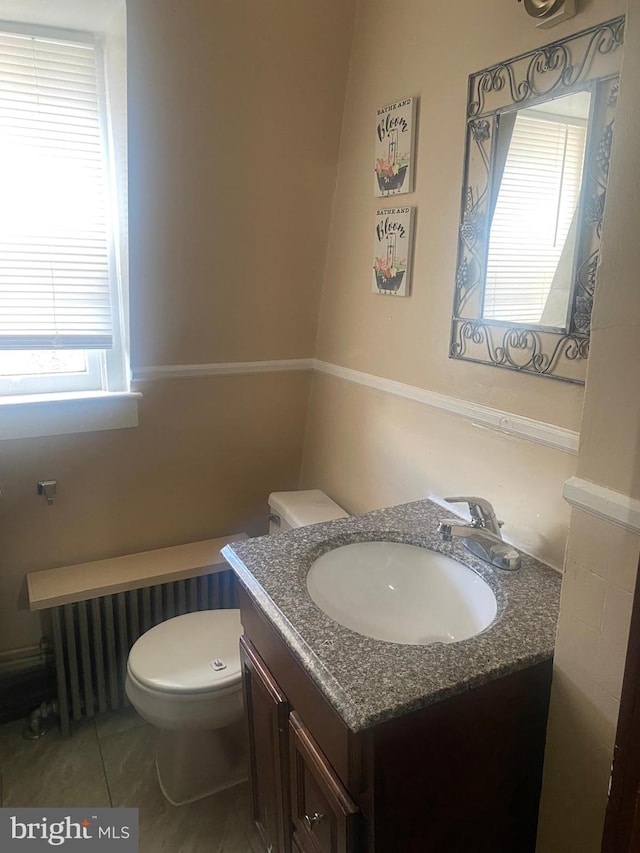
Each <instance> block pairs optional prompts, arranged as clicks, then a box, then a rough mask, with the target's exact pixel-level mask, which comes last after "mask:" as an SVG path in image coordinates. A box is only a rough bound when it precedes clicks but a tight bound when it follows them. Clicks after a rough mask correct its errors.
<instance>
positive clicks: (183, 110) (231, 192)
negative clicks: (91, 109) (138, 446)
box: [128, 0, 354, 366]
mask: <svg viewBox="0 0 640 853" xmlns="http://www.w3.org/2000/svg"><path fill="white" fill-rule="evenodd" d="M353 7H354V3H353V0H348V2H344V0H329V2H323V3H317V2H314V0H302V2H300V0H298V2H293V0H270V2H268V3H263V2H259V0H216V2H214V3H212V2H211V0H187V2H180V3H176V2H172V0H161V2H158V0H129V4H128V18H129V166H130V176H131V178H130V180H131V182H132V184H133V186H132V187H131V199H130V206H129V213H130V228H131V235H132V241H131V282H132V287H131V289H132V296H131V314H132V324H133V329H134V334H133V336H132V338H133V340H132V350H133V364H134V366H138V365H150V364H180V363H182V364H190V363H202V362H204V363H206V362H218V361H253V360H257V359H274V358H295V357H303V356H312V355H313V350H314V341H315V336H316V324H317V312H318V299H319V295H320V286H321V279H322V270H323V268H324V258H325V253H326V240H327V222H328V217H329V211H330V205H331V200H332V197H333V189H334V185H335V175H336V155H337V146H338V143H339V135H340V123H341V120H342V109H343V102H344V86H345V75H346V71H347V63H348V55H349V53H348V52H349V48H350V43H351V33H352V27H353Z"/></svg>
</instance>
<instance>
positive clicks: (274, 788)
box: [224, 501, 560, 853]
mask: <svg viewBox="0 0 640 853" xmlns="http://www.w3.org/2000/svg"><path fill="white" fill-rule="evenodd" d="M442 515H443V511H442V509H441V508H440V507H438V506H436V505H435V504H432V503H431V502H429V501H420V502H416V503H412V504H406V505H404V506H401V507H393V508H390V509H387V510H377V511H375V512H371V513H367V514H364V515H361V516H354V517H351V518H348V519H341V520H338V521H332V522H328V523H326V524H317V525H312V526H309V527H304V528H300V529H298V530H294V531H291V532H288V533H286V534H282V535H277V536H270V537H261V538H259V539H254V540H251V541H247V542H242V543H238V544H233V545H231V546H229V547H228V548H226V549H225V551H224V555H225V557H226V558H227V560H228V561H229V562H230V563H231V565H232V566H233V568H234V569H235V571H236V574H237V576H238V578H239V580H240V585H241V590H240V606H241V615H242V623H243V627H244V632H245V633H244V637H243V638H242V641H241V655H242V668H243V680H244V691H245V705H246V712H247V718H248V723H249V741H250V755H251V783H252V797H253V809H254V818H255V820H256V823H257V825H258V828H259V830H260V834H261V835H262V838H263V841H264V845H265V850H271V851H274V853H288V851H298V853H351V851H359V853H374V851H375V853H396V851H397V853H400V851H401V853H413V851H415V853H418V851H419V853H424V851H430V850H433V851H437V853H458V851H459V853H470V851H473V853H483V851H487V853H489V851H491V853H502V851H504V853H511V851H517V853H526V851H533V850H534V849H535V832H536V823H537V811H538V799H539V792H540V782H541V774H542V760H543V751H544V741H545V730H546V720H547V708H548V700H549V688H550V682H551V660H552V655H553V644H554V637H555V625H556V619H557V611H558V603H559V591H560V576H559V575H558V574H557V573H556V572H554V571H553V570H552V569H550V568H549V567H547V566H544V565H543V564H541V563H539V562H537V561H536V560H534V559H533V558H531V557H528V556H526V555H523V564H522V567H521V569H519V570H518V571H517V572H511V573H505V572H501V571H499V570H497V569H493V568H491V567H489V566H488V565H485V564H481V563H480V561H479V560H477V559H476V558H474V557H473V556H472V555H471V554H469V553H468V552H466V551H464V550H463V549H462V548H461V546H460V545H459V544H457V543H450V544H449V543H444V542H442V541H441V540H440V539H439V538H438V536H437V534H436V527H437V521H438V519H439V518H441V517H442ZM370 540H383V541H392V542H404V543H409V544H414V545H421V546H423V547H428V548H432V549H434V550H437V551H440V552H442V553H444V554H448V555H451V556H453V557H455V558H456V559H457V560H459V561H460V562H461V563H463V564H465V565H466V566H468V567H470V568H472V569H473V570H474V571H476V572H477V573H478V574H479V575H481V576H482V578H483V579H484V580H485V581H486V583H487V584H489V586H490V587H491V589H492V590H493V592H494V594H495V596H496V601H497V605H498V612H497V616H496V619H495V621H494V622H493V623H492V625H491V626H489V628H488V629H486V630H485V631H484V632H482V633H481V634H479V635H477V636H475V637H471V638H470V639H467V640H464V641H462V642H458V643H452V644H445V643H433V644H430V645H403V644H399V643H389V642H384V641H381V640H375V639H371V638H369V637H366V636H363V635H361V634H357V633H355V632H353V631H350V630H348V629H346V628H343V627H342V626H341V625H339V624H338V623H336V622H334V621H333V620H331V619H329V617H328V616H326V615H325V614H324V613H323V611H322V610H320V609H319V608H318V607H316V605H315V604H313V602H312V601H311V598H310V596H309V594H308V591H307V587H306V576H307V573H308V570H309V568H310V566H311V565H312V564H313V563H314V561H315V560H316V559H317V558H318V557H319V556H320V555H321V554H323V553H325V552H327V551H329V550H332V549H334V548H337V547H340V546H341V545H345V544H348V543H352V542H358V541H370Z"/></svg>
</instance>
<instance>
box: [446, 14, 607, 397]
mask: <svg viewBox="0 0 640 853" xmlns="http://www.w3.org/2000/svg"><path fill="white" fill-rule="evenodd" d="M623 26H624V18H617V19H615V20H614V21H609V22H608V23H606V24H602V25H600V26H598V27H593V28H592V29H590V30H586V31H584V32H582V33H578V34H577V35H574V36H571V37H569V38H567V39H564V40H563V41H561V42H556V43H555V44H552V45H549V46H547V47H544V48H540V49H539V50H536V51H533V52H531V53H529V54H525V55H523V56H520V57H516V58H515V59H513V60H510V61H508V62H504V63H500V64H499V65H497V66H494V67H493V68H489V69H486V70H484V71H481V72H478V73H477V74H473V75H471V77H470V78H469V100H468V104H467V147H466V157H465V179H464V187H463V198H462V213H461V221H460V232H459V246H458V266H457V273H456V288H455V302H454V313H453V324H452V339H451V349H450V355H451V356H452V357H453V358H462V359H466V360H470V361H479V362H482V363H485V364H493V365H496V366H499V367H506V368H509V369H511V370H518V371H520V372H525V373H531V374H535V375H543V376H549V377H552V378H555V379H564V380H567V381H570V382H577V383H583V382H584V375H585V371H586V359H587V356H588V350H589V327H590V320H591V307H592V302H593V294H594V289H595V284H596V274H597V266H598V260H599V244H600V237H601V233H602V219H603V214H604V200H605V194H606V186H607V178H608V170H609V158H610V153H611V141H612V135H613V127H614V121H615V106H616V100H617V91H618V77H617V75H618V72H619V65H620V60H621V55H620V54H621V51H620V50H618V48H619V47H620V45H621V44H622V38H623Z"/></svg>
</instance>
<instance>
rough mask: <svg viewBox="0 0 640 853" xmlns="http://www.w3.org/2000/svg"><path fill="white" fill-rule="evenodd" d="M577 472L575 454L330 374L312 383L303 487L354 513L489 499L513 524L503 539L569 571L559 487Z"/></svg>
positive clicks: (564, 523) (565, 520) (564, 513)
mask: <svg viewBox="0 0 640 853" xmlns="http://www.w3.org/2000/svg"><path fill="white" fill-rule="evenodd" d="M523 445H524V446H525V447H526V451H527V452H526V453H523ZM574 466H575V457H574V456H571V455H569V454H567V453H564V452H562V451H559V450H551V449H549V448H546V447H541V446H538V445H535V444H529V443H527V442H523V441H522V440H521V439H518V438H513V437H509V436H506V435H503V434H502V433H499V432H497V431H495V430H490V429H485V428H481V427H472V426H470V425H469V423H468V422H467V421H465V420H463V419H462V418H458V417H452V416H451V415H448V414H445V413H442V412H437V411H434V410H433V409H429V408H428V407H427V406H423V405H421V404H420V403H416V402H413V401H410V400H399V399H395V398H393V397H389V396H388V395H386V394H380V393H378V392H375V391H370V390H369V389H367V388H362V387H359V386H355V385H350V384H349V383H347V382H343V381H340V380H336V379H333V378H331V377H327V376H314V378H313V381H312V391H311V398H310V411H309V421H308V426H307V438H306V456H305V466H304V482H305V485H309V486H311V485H314V486H320V487H321V488H323V489H324V490H325V491H326V492H327V493H328V494H330V495H331V497H333V498H334V500H337V501H338V502H339V503H340V504H341V505H342V506H344V507H345V508H346V509H347V510H348V511H349V512H365V511H366V510H369V509H373V508H375V507H379V506H391V505H393V504H399V503H404V502H405V501H410V500H418V499H420V498H424V497H427V496H428V495H440V496H446V495H453V494H468V495H473V494H481V495H486V496H487V497H488V498H489V499H490V500H491V501H492V502H493V503H494V505H495V506H496V507H498V509H499V511H500V517H505V518H506V519H507V523H506V526H505V535H509V536H513V537H515V538H516V539H517V540H518V542H521V543H522V545H523V547H525V548H526V550H527V551H530V552H532V553H536V554H539V555H541V557H542V559H545V560H546V561H547V562H549V563H551V564H552V565H555V566H557V567H558V568H561V567H562V558H563V554H564V547H565V541H566V535H567V519H566V515H567V511H566V509H565V506H563V505H562V501H561V500H560V496H559V494H558V488H559V487H558V483H562V482H564V480H566V479H567V478H568V477H570V476H571V475H572V474H573V471H574ZM442 514H443V516H445V515H446V511H445V510H443V511H442Z"/></svg>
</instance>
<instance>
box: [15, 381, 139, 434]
mask: <svg viewBox="0 0 640 853" xmlns="http://www.w3.org/2000/svg"><path fill="white" fill-rule="evenodd" d="M141 398H142V394H139V393H134V392H132V391H82V392H69V393H64V394H25V395H23V396H17V395H16V396H14V397H0V441H1V440H4V439H10V438H38V437H44V436H49V435H65V434H67V433H78V432H96V431H98V430H110V429H124V428H127V427H135V426H138V400H140V399H141Z"/></svg>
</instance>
